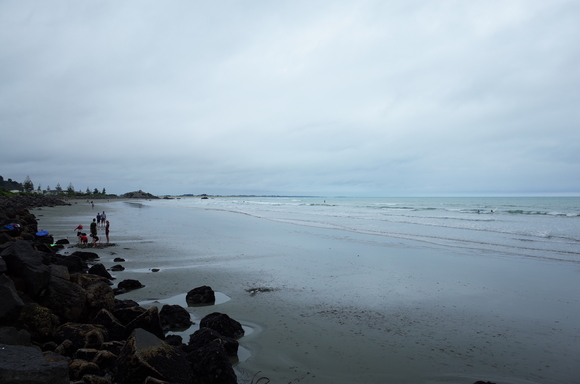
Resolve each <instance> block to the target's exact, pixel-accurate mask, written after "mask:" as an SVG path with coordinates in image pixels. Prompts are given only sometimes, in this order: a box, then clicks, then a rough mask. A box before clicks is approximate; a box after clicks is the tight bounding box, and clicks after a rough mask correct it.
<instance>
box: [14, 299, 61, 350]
mask: <svg viewBox="0 0 580 384" xmlns="http://www.w3.org/2000/svg"><path fill="white" fill-rule="evenodd" d="M17 323H18V327H19V328H20V329H24V330H26V331H28V332H29V333H30V337H31V338H32V340H34V341H37V342H46V341H48V340H49V339H50V337H51V336H52V333H53V332H54V330H55V329H56V327H58V326H59V324H60V321H59V318H58V317H57V316H56V315H55V314H54V313H52V311H51V310H50V309H48V308H46V307H43V306H41V305H38V304H36V303H28V304H26V305H25V306H24V308H22V311H21V312H20V316H19V317H18V322H17Z"/></svg>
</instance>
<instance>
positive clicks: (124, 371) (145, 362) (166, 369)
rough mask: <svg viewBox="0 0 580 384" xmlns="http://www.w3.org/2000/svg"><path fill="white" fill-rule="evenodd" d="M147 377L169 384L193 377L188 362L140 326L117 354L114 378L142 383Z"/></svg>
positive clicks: (189, 381)
mask: <svg viewBox="0 0 580 384" xmlns="http://www.w3.org/2000/svg"><path fill="white" fill-rule="evenodd" d="M147 377H152V378H155V379H158V380H163V381H167V382H170V383H192V382H193V380H194V379H193V375H192V372H191V368H190V366H189V364H188V363H187V361H186V360H185V357H184V356H183V355H182V354H181V353H180V352H179V351H178V350H177V349H176V348H174V347H172V346H171V345H169V344H167V343H165V342H164V341H163V340H161V339H159V338H158V337H156V336H155V335H153V334H151V333H149V332H147V331H145V330H143V329H135V331H134V332H133V333H132V334H131V336H129V338H128V339H127V343H126V344H125V347H124V348H123V350H122V351H121V353H120V355H119V358H118V360H117V365H116V368H115V374H114V378H113V381H114V382H119V383H124V384H142V383H143V382H144V381H145V380H146V379H147ZM216 383H217V382H216Z"/></svg>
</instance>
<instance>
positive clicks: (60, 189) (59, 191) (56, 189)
mask: <svg viewBox="0 0 580 384" xmlns="http://www.w3.org/2000/svg"><path fill="white" fill-rule="evenodd" d="M55 191H57V192H58V193H62V187H61V186H60V183H58V184H56V188H55Z"/></svg>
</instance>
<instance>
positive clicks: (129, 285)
mask: <svg viewBox="0 0 580 384" xmlns="http://www.w3.org/2000/svg"><path fill="white" fill-rule="evenodd" d="M117 286H118V287H119V288H121V289H125V290H126V291H131V290H133V289H139V288H143V287H144V285H143V284H141V282H140V281H139V280H133V279H127V280H123V281H121V282H120V283H119V284H118V285H117Z"/></svg>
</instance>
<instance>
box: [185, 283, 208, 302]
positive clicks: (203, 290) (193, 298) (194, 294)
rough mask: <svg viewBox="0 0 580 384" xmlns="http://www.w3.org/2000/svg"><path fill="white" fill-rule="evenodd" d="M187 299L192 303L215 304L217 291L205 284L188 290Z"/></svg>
mask: <svg viewBox="0 0 580 384" xmlns="http://www.w3.org/2000/svg"><path fill="white" fill-rule="evenodd" d="M185 300H186V301H187V304H190V305H196V304H213V303H215V293H214V291H213V289H211V287H208V286H207V285H204V286H201V287H197V288H194V289H192V290H191V291H189V292H187V295H186V296H185Z"/></svg>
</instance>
